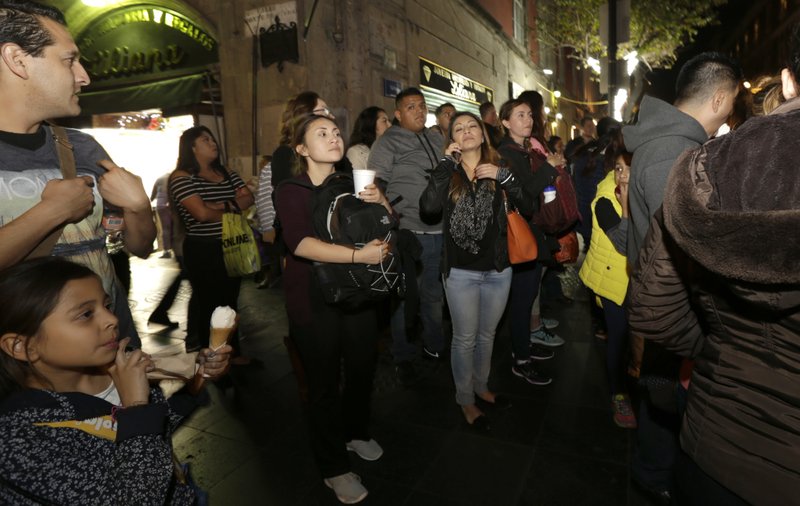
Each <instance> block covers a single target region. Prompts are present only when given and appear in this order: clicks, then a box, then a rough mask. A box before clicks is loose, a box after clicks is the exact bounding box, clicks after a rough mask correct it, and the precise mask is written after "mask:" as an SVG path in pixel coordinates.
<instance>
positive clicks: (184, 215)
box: [169, 172, 245, 239]
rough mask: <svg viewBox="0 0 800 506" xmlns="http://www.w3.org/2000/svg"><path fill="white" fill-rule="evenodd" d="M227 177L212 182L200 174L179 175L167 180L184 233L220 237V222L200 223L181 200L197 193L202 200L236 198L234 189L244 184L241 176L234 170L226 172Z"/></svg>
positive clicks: (220, 200)
mask: <svg viewBox="0 0 800 506" xmlns="http://www.w3.org/2000/svg"><path fill="white" fill-rule="evenodd" d="M227 174H228V178H226V179H224V180H222V181H220V182H219V183H214V182H212V181H207V180H205V179H203V178H202V177H200V176H181V177H176V178H174V179H172V180H171V181H170V182H169V191H170V193H171V194H172V197H173V198H174V199H175V202H177V203H178V214H179V215H180V217H181V219H182V220H183V223H184V225H186V235H187V236H190V237H205V238H213V239H222V222H221V221H213V222H207V223H201V222H199V221H197V220H196V219H194V216H192V214H191V213H190V212H189V211H187V210H186V208H185V207H183V201H184V200H186V199H187V198H189V197H191V196H193V195H197V196H199V197H200V198H201V199H203V201H204V202H225V201H226V200H227V201H232V200H233V201H235V200H236V190H237V189H238V188H242V187H243V186H245V184H244V181H242V178H241V177H239V174H237V173H235V172H228V173H227Z"/></svg>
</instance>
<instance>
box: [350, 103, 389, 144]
mask: <svg viewBox="0 0 800 506" xmlns="http://www.w3.org/2000/svg"><path fill="white" fill-rule="evenodd" d="M380 113H384V114H386V111H384V110H383V109H381V108H380V107H377V106H374V105H373V106H372V107H367V108H366V109H364V110H363V111H361V114H359V115H358V118H356V124H355V125H354V126H353V133H352V134H351V135H350V143H349V144H348V145H347V147H348V148H349V147H351V146H355V145H356V144H366V145H367V147H369V148H371V147H372V143H374V142H375V125H376V124H377V123H378V114H380Z"/></svg>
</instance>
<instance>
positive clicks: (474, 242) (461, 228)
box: [450, 181, 494, 255]
mask: <svg viewBox="0 0 800 506" xmlns="http://www.w3.org/2000/svg"><path fill="white" fill-rule="evenodd" d="M493 200H494V192H493V191H492V187H491V185H490V184H489V183H488V182H484V181H478V184H477V185H476V188H475V189H474V190H473V189H472V188H470V191H468V192H466V193H465V194H464V195H463V196H462V197H461V198H460V199H458V201H456V205H455V206H454V207H453V212H452V213H451V214H450V237H452V238H453V242H455V243H456V246H458V247H459V248H461V249H463V250H465V251H467V252H469V253H471V254H473V255H477V254H478V251H479V248H478V242H480V240H481V239H483V236H484V235H485V234H486V227H488V226H489V224H490V223H491V222H492V214H493V213H494V209H493V208H492V202H493Z"/></svg>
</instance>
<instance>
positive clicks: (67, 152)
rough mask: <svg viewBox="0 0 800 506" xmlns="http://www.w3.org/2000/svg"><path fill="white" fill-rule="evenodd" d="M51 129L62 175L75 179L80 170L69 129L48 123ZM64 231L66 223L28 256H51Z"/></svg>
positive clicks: (65, 177) (43, 240)
mask: <svg viewBox="0 0 800 506" xmlns="http://www.w3.org/2000/svg"><path fill="white" fill-rule="evenodd" d="M48 125H49V126H50V130H51V131H52V133H53V140H54V141H55V143H56V152H57V153H58V165H59V167H60V168H61V177H63V178H64V179H73V178H75V177H77V175H78V172H77V169H76V167H75V153H74V151H73V147H72V144H71V143H70V142H69V140H68V139H67V131H66V129H64V127H61V126H58V125H54V124H52V123H48ZM62 232H64V225H62V226H60V227H58V228H56V229H55V230H53V231H52V232H51V233H50V235H48V236H47V237H45V238H44V239H42V242H40V243H39V245H38V246H36V247H35V248H34V249H33V251H31V252H30V253H29V254H28V256H27V257H26V259H28V258H39V257H45V256H49V255H50V253H51V252H52V251H53V247H54V246H55V245H56V243H57V242H58V240H59V239H60V238H61V234H62Z"/></svg>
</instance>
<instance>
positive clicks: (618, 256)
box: [579, 128, 636, 428]
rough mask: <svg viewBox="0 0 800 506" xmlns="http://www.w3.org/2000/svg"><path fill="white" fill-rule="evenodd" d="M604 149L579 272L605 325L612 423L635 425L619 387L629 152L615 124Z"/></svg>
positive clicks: (623, 334)
mask: <svg viewBox="0 0 800 506" xmlns="http://www.w3.org/2000/svg"><path fill="white" fill-rule="evenodd" d="M607 142H608V145H607V147H606V149H605V161H606V162H605V168H606V176H605V178H604V179H603V180H602V181H600V183H599V184H598V185H597V194H596V195H595V198H594V200H593V201H592V235H591V242H590V244H589V251H588V253H587V254H586V260H585V261H584V262H583V266H582V267H581V270H580V274H579V275H580V278H581V280H582V281H583V283H584V284H585V285H586V286H587V287H588V288H589V289H591V290H592V292H594V293H595V295H596V296H597V303H598V304H599V305H600V307H601V308H602V309H603V316H604V317H605V320H606V326H607V327H608V340H607V348H606V368H607V371H608V383H609V390H610V391H611V405H612V408H613V410H614V423H616V424H617V425H619V426H620V427H623V428H635V427H636V417H635V416H634V414H633V410H632V409H631V403H630V398H629V397H628V394H627V389H626V387H625V380H624V378H625V364H624V357H625V350H626V349H627V343H628V320H627V317H626V315H625V309H624V308H623V307H622V304H623V301H624V300H625V293H626V292H627V290H628V274H629V270H628V262H627V259H626V256H625V250H626V243H627V235H628V221H629V220H628V179H629V177H630V170H631V169H630V164H631V158H632V155H631V153H628V152H627V151H625V146H624V145H623V143H622V134H621V132H620V130H619V128H617V129H614V130H612V131H611V133H610V134H609V138H608V140H607Z"/></svg>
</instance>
